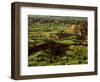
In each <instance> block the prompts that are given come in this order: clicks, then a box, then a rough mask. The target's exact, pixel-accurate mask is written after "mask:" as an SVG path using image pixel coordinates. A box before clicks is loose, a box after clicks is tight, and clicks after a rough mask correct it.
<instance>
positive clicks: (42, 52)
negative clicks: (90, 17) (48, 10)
mask: <svg viewBox="0 0 100 82" xmlns="http://www.w3.org/2000/svg"><path fill="white" fill-rule="evenodd" d="M87 45H88V44H87V18H85V17H84V18H83V17H60V16H34V15H29V16H28V66H51V65H73V64H87V63H88V54H87Z"/></svg>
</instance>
